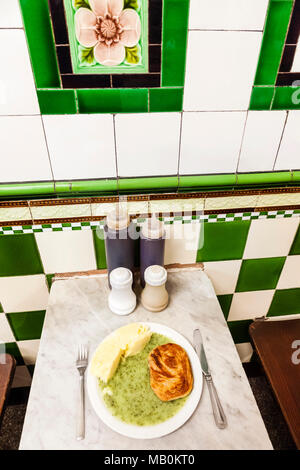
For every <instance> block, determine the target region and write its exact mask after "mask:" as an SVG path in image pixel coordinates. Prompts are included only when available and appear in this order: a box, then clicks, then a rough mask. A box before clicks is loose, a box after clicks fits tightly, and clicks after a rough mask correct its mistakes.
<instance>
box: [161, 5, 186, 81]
mask: <svg viewBox="0 0 300 470" xmlns="http://www.w3.org/2000/svg"><path fill="white" fill-rule="evenodd" d="M188 18H189V0H181V1H178V0H164V1H163V31H162V66H161V72H162V86H183V85H184V76H185V58H186V46H187V32H188Z"/></svg>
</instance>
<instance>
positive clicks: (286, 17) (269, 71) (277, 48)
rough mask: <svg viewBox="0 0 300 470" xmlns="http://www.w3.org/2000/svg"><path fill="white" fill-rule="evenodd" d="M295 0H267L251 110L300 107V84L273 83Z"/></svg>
mask: <svg viewBox="0 0 300 470" xmlns="http://www.w3.org/2000/svg"><path fill="white" fill-rule="evenodd" d="M293 6H294V0H269V6H268V11H267V18H266V23H265V29H264V33H263V39H262V44H261V49H260V55H259V59H258V65H257V69H256V75H255V79H254V86H253V89H252V94H251V99H250V104H249V109H250V110H288V109H300V87H292V86H288V87H282V86H276V79H277V74H278V70H279V67H280V62H281V57H282V53H283V50H284V46H285V40H286V35H287V32H288V28H289V24H290V18H291V15H292V12H293Z"/></svg>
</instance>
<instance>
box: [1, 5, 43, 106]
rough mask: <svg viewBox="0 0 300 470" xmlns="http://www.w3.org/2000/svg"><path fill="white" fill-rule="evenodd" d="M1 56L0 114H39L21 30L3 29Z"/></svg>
mask: <svg viewBox="0 0 300 470" xmlns="http://www.w3.org/2000/svg"><path fill="white" fill-rule="evenodd" d="M8 3H9V2H5V5H7V4H8ZM0 18H1V11H0ZM0 57H1V64H2V67H1V76H0V114H2V115H4V114H5V115H7V114H38V113H39V112H40V109H39V105H38V101H37V96H36V91H35V85H34V79H33V74H32V69H31V64H30V59H29V55H28V49H27V44H26V40H25V35H24V31H23V30H22V29H2V30H0ZM4 64H5V65H4Z"/></svg>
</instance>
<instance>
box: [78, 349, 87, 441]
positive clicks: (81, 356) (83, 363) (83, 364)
mask: <svg viewBox="0 0 300 470" xmlns="http://www.w3.org/2000/svg"><path fill="white" fill-rule="evenodd" d="M87 365H88V351H87V347H86V346H84V345H83V344H80V345H79V346H78V355H77V361H76V367H77V370H78V372H79V386H80V405H79V413H78V418H77V430H76V438H77V440H78V441H80V440H81V439H84V434H85V425H84V373H85V370H86V368H87Z"/></svg>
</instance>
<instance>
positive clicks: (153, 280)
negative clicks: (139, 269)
mask: <svg viewBox="0 0 300 470" xmlns="http://www.w3.org/2000/svg"><path fill="white" fill-rule="evenodd" d="M144 278H145V282H146V283H147V284H149V285H150V286H162V285H163V284H164V283H165V282H166V280H167V271H166V270H165V268H163V267H162V266H159V265H158V264H153V265H152V266H148V268H147V269H145V272H144Z"/></svg>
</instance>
